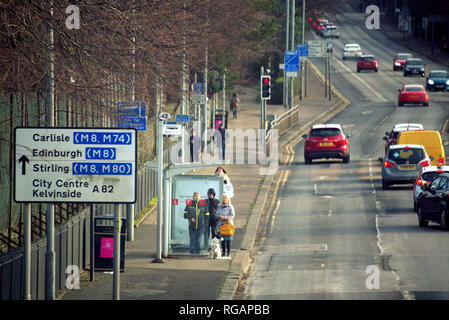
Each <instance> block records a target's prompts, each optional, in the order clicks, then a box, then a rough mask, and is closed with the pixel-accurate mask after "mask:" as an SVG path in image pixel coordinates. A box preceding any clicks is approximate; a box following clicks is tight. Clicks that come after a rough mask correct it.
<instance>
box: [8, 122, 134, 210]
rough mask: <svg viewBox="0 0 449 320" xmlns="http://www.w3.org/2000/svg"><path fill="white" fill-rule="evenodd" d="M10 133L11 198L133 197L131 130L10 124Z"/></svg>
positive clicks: (100, 200)
mask: <svg viewBox="0 0 449 320" xmlns="http://www.w3.org/2000/svg"><path fill="white" fill-rule="evenodd" d="M14 136H15V138H14V139H15V142H16V143H15V162H14V187H15V188H14V201H16V202H37V203H53V202H85V203H134V202H135V201H136V192H135V190H136V158H137V157H136V155H137V143H136V130H135V129H112V128H106V129H87V128H42V127H39V128H37V127H36V128H35V127H16V128H15V130H14Z"/></svg>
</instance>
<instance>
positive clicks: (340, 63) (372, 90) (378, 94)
mask: <svg viewBox="0 0 449 320" xmlns="http://www.w3.org/2000/svg"><path fill="white" fill-rule="evenodd" d="M334 60H335V62H337V63H338V64H339V65H340V66H341V67H342V68H343V69H345V70H346V71H348V72H350V73H352V76H353V77H354V78H356V79H357V80H359V81H360V82H361V83H363V84H364V85H365V87H367V88H368V89H369V90H370V91H371V92H372V93H374V95H376V97H378V98H379V99H380V100H381V101H382V102H388V99H387V98H385V97H384V96H383V95H381V94H380V93H379V92H377V91H376V90H375V89H374V88H373V87H372V86H371V85H370V84H369V83H367V82H366V81H365V80H363V79H362V78H360V77H359V76H358V75H356V74H355V73H354V72H353V71H352V70H351V69H349V68H348V67H347V66H345V65H344V64H343V63H342V62H341V61H340V60H337V59H334Z"/></svg>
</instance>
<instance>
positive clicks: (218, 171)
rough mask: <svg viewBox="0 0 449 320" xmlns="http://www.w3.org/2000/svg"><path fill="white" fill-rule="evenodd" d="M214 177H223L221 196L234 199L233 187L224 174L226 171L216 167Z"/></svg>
mask: <svg viewBox="0 0 449 320" xmlns="http://www.w3.org/2000/svg"><path fill="white" fill-rule="evenodd" d="M215 175H216V176H219V177H223V183H224V186H223V194H225V195H227V196H228V197H229V199H232V198H233V197H234V187H233V186H232V183H231V179H229V177H228V175H227V174H226V170H225V169H224V168H223V167H217V169H215Z"/></svg>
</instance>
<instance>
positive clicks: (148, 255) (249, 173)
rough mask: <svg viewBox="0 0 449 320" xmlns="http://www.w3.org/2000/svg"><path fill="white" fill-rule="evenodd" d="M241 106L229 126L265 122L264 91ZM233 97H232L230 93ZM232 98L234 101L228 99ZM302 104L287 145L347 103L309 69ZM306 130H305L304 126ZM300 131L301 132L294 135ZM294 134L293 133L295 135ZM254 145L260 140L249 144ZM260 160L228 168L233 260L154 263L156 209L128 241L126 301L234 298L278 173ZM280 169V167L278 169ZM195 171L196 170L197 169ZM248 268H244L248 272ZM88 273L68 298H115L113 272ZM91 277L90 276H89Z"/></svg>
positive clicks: (275, 110)
mask: <svg viewBox="0 0 449 320" xmlns="http://www.w3.org/2000/svg"><path fill="white" fill-rule="evenodd" d="M238 93H239V96H240V101H241V111H240V114H239V117H238V118H237V119H235V120H234V119H231V120H230V121H229V128H233V129H236V128H240V129H242V130H243V131H244V130H246V129H249V128H253V129H257V128H258V127H259V123H260V118H259V106H260V103H259V101H258V95H259V94H260V91H259V90H256V89H252V88H243V87H241V88H238ZM228 99H229V98H228ZM227 101H229V100H227ZM295 104H299V110H300V111H299V124H298V125H297V126H296V127H295V128H293V129H292V130H290V131H289V134H286V135H284V136H283V137H281V138H280V141H279V149H281V148H282V146H283V144H285V143H287V142H288V141H290V140H291V139H292V138H296V137H297V132H298V131H297V130H299V129H300V128H301V127H304V128H308V127H309V126H310V124H311V123H313V122H314V119H317V121H318V119H319V118H320V117H322V116H323V114H328V113H329V112H331V111H333V110H335V107H336V106H340V105H342V102H341V100H340V99H338V98H337V97H335V98H334V99H333V100H332V101H329V100H328V99H327V98H326V99H325V98H324V87H323V85H322V79H321V78H320V77H319V76H316V74H315V73H314V72H313V71H309V85H308V92H307V96H304V97H303V99H302V100H301V101H299V100H298V99H297V101H295ZM286 111H287V110H286V109H284V107H283V106H282V105H272V104H268V105H267V114H276V115H277V116H278V117H279V116H280V115H281V114H282V113H284V112H286ZM303 130H304V129H303ZM295 132H296V135H295V134H294V133H295ZM292 133H293V134H292ZM248 145H250V146H251V145H255V144H252V143H248V144H247V145H246V146H245V148H248ZM259 168H261V165H260V164H230V165H227V166H226V167H225V169H226V170H227V172H228V176H229V178H230V180H231V182H232V184H233V186H234V194H235V196H234V198H233V199H232V203H233V205H234V207H235V210H236V217H235V219H234V224H235V227H236V229H235V235H234V239H233V241H232V244H231V259H230V260H225V259H222V260H213V259H210V258H209V257H207V256H186V255H169V256H168V257H167V258H164V259H163V261H164V262H163V263H152V260H153V259H154V258H155V256H156V213H155V210H154V211H153V212H152V213H151V214H150V215H148V216H147V217H146V219H145V221H143V222H142V223H140V224H139V227H137V228H136V230H135V241H133V242H127V243H126V262H125V271H124V272H123V273H121V274H120V299H122V300H215V299H224V300H229V299H232V298H233V296H234V293H235V290H236V288H237V285H238V281H239V279H240V278H241V276H242V274H243V271H245V269H247V268H248V266H249V262H250V259H249V253H250V249H251V247H252V243H253V241H254V238H255V236H256V230H257V224H258V221H259V217H260V215H261V213H262V212H263V209H264V207H265V203H266V201H267V197H268V196H269V195H270V192H271V187H272V186H273V185H274V184H275V179H277V178H279V174H275V175H274V176H265V177H264V176H261V175H260V174H259ZM214 171H215V168H205V169H201V170H197V171H195V172H194V173H193V174H199V175H201V174H213V173H214ZM278 171H279V170H278ZM191 174H192V173H191ZM242 270H243V271H242ZM87 275H88V272H86V274H85V276H84V277H82V278H81V281H80V288H79V289H77V290H65V291H64V292H62V294H60V295H59V299H62V300H111V299H112V282H113V276H112V273H98V272H97V273H95V280H94V281H93V282H90V281H89V279H88V276H87ZM84 278H85V279H84Z"/></svg>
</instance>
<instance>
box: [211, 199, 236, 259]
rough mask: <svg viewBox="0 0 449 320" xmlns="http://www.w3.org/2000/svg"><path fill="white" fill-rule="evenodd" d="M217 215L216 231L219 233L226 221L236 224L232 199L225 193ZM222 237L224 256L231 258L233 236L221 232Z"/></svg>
mask: <svg viewBox="0 0 449 320" xmlns="http://www.w3.org/2000/svg"><path fill="white" fill-rule="evenodd" d="M215 217H216V219H217V227H216V232H217V233H218V234H220V227H221V226H222V225H223V224H225V223H226V222H228V223H231V224H232V225H234V217H235V210H234V206H233V205H232V204H231V200H230V199H229V197H228V196H227V195H225V194H224V195H223V197H222V199H221V203H220V206H219V207H218V209H217V212H216V213H215ZM220 237H221V238H222V239H223V241H222V242H221V247H222V250H223V255H222V256H223V257H226V258H228V259H229V258H230V257H229V254H230V253H231V241H232V238H233V236H232V235H222V234H220Z"/></svg>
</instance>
